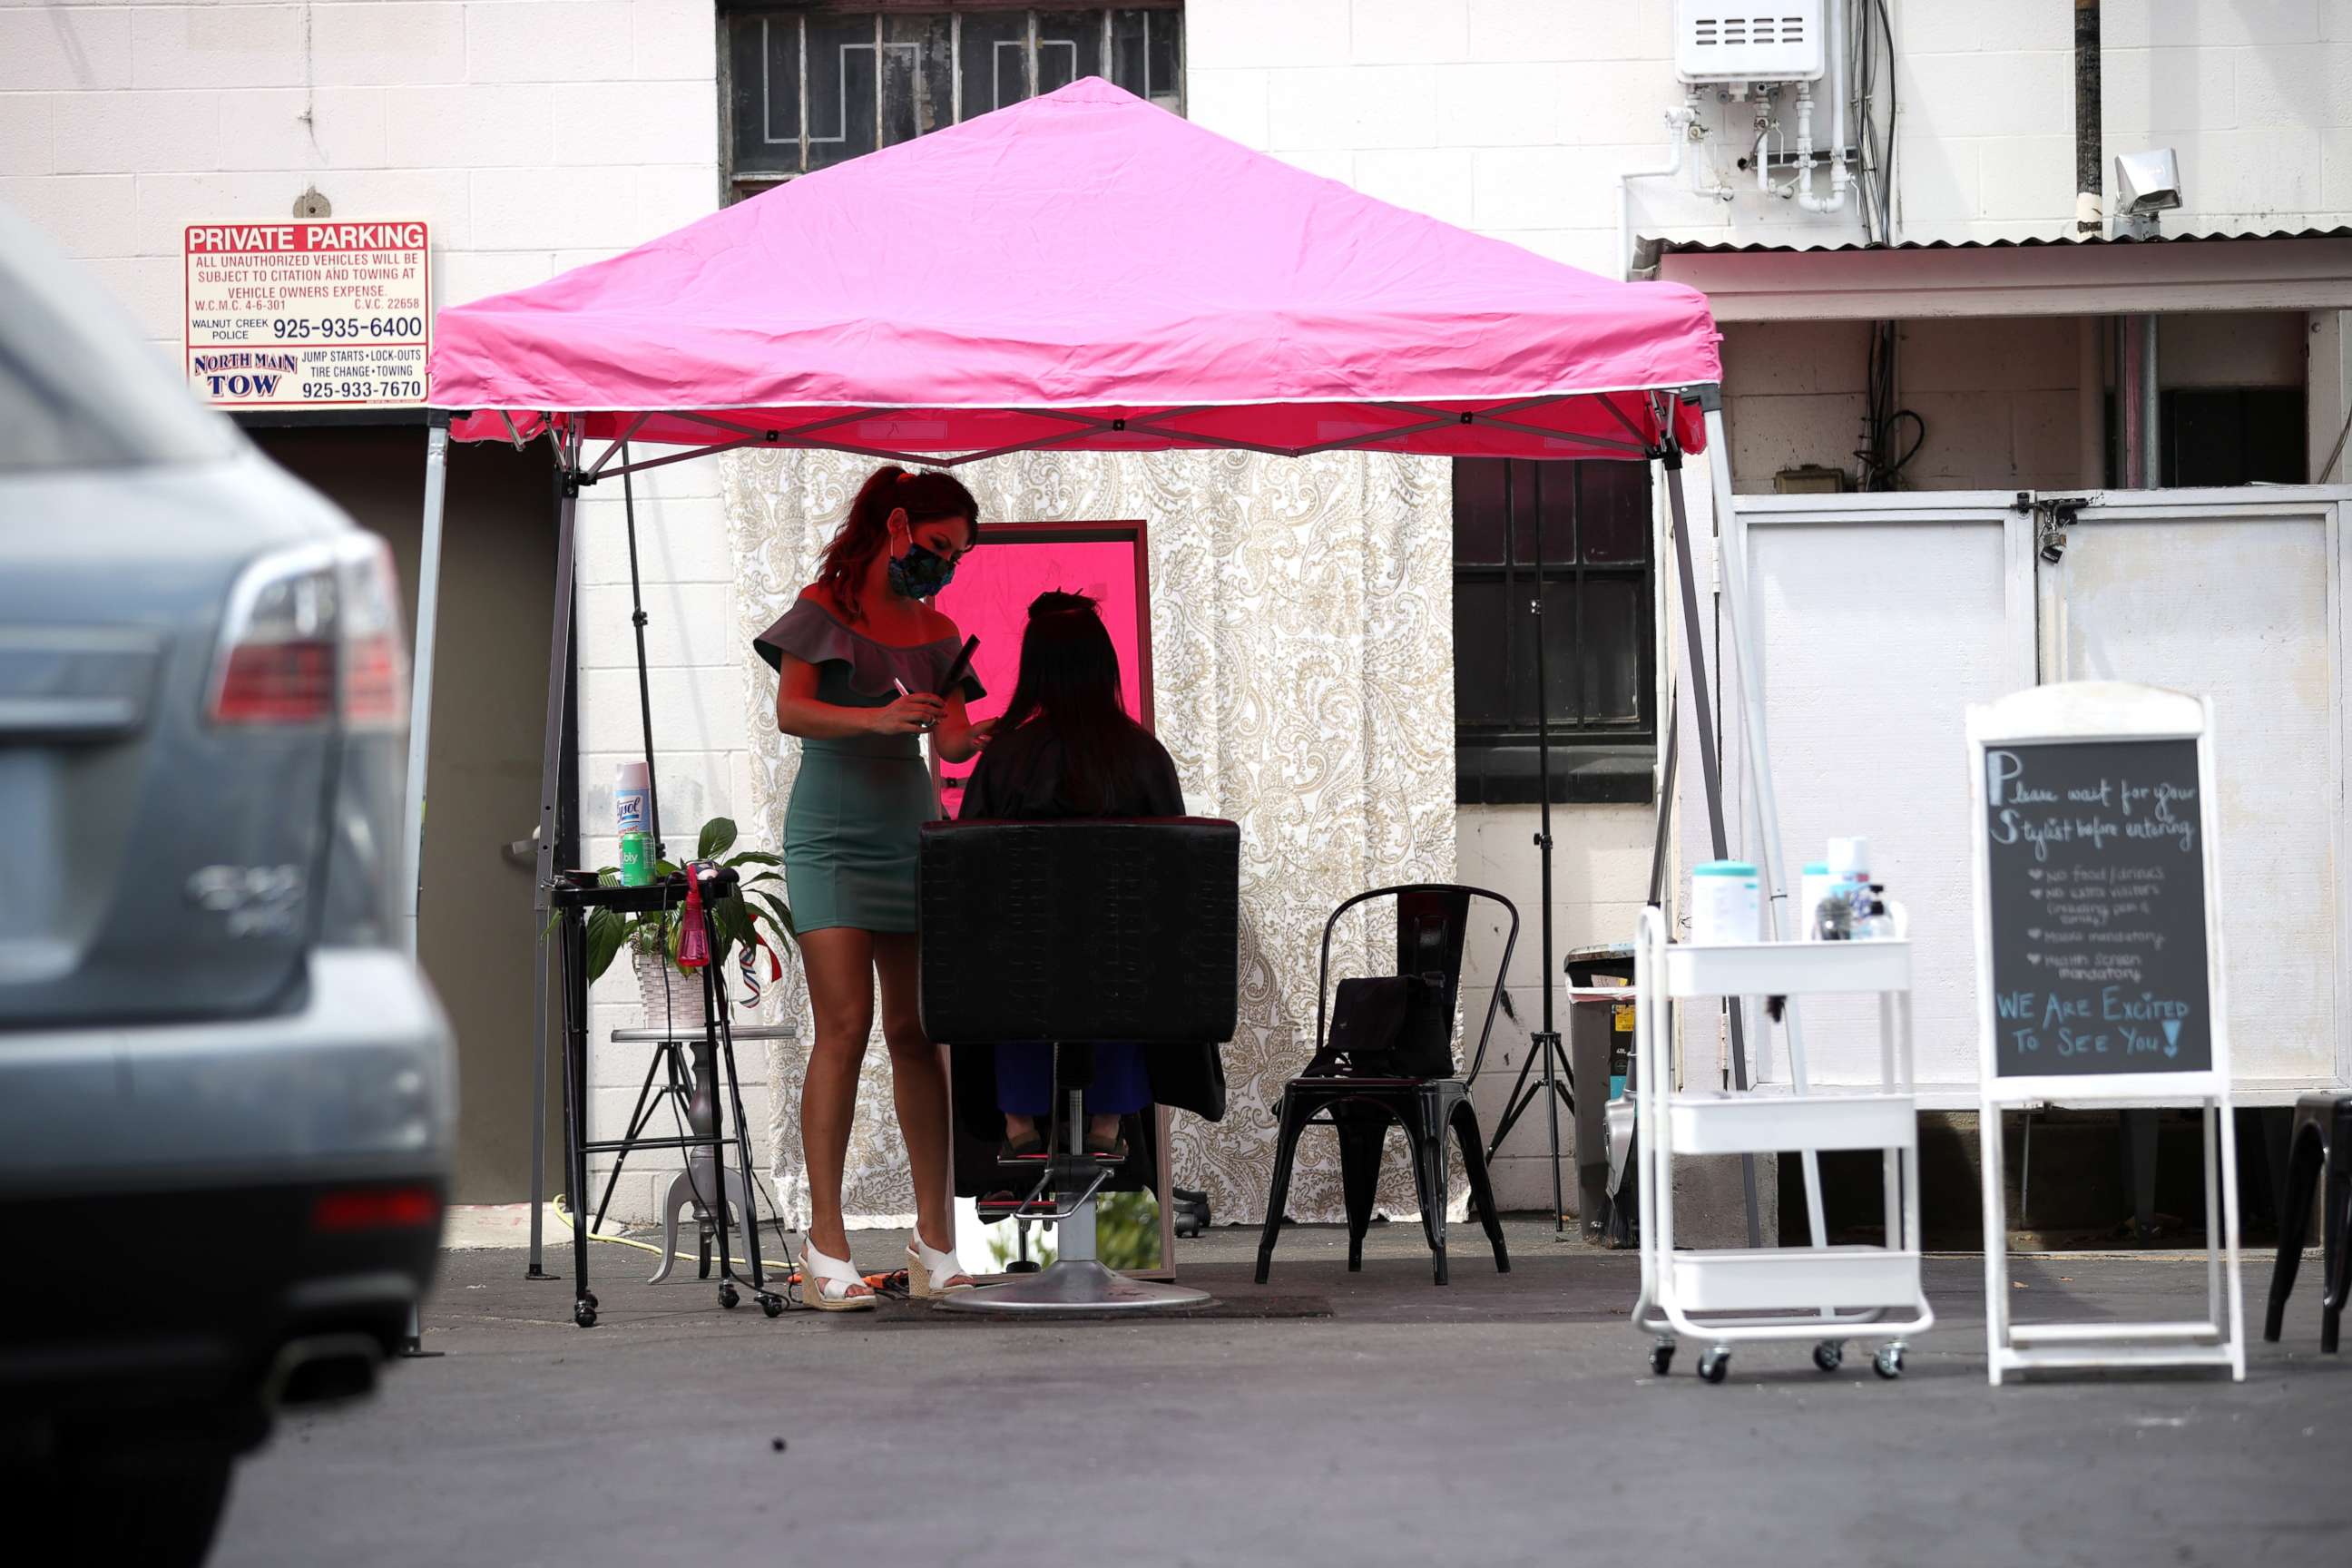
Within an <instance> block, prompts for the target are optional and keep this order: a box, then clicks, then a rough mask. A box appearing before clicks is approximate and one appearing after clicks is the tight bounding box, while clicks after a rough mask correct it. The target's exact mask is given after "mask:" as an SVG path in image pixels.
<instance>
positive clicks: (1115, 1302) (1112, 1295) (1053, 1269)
mask: <svg viewBox="0 0 2352 1568" xmlns="http://www.w3.org/2000/svg"><path fill="white" fill-rule="evenodd" d="M1207 1300H1209V1293H1208V1292H1207V1291H1205V1290H1192V1289H1186V1288H1185V1287H1183V1286H1181V1285H1159V1284H1154V1283H1153V1282H1152V1281H1150V1280H1149V1279H1129V1278H1128V1277H1127V1276H1126V1275H1124V1274H1118V1273H1115V1272H1113V1271H1112V1270H1110V1269H1108V1268H1104V1267H1103V1266H1102V1265H1101V1264H1100V1263H1098V1262H1097V1261H1096V1260H1095V1259H1093V1258H1068V1259H1065V1260H1063V1261H1061V1262H1058V1263H1054V1264H1049V1265H1048V1266H1047V1267H1045V1268H1043V1269H1041V1270H1039V1271H1038V1272H1037V1273H1034V1274H1031V1275H1027V1276H1024V1278H1022V1279H1015V1280H1013V1281H1012V1282H1011V1283H1009V1284H1004V1285H981V1286H976V1287H974V1288H973V1289H970V1290H958V1291H956V1292H955V1293H954V1294H952V1295H950V1296H942V1297H940V1300H939V1303H938V1305H939V1310H940V1311H943V1312H1033V1313H1036V1314H1038V1315H1040V1316H1044V1315H1047V1314H1051V1313H1055V1312H1072V1313H1094V1312H1150V1311H1164V1310H1168V1309H1169V1308H1171V1307H1197V1306H1200V1305H1202V1304H1203V1303H1205V1302H1206V1301H1207Z"/></svg>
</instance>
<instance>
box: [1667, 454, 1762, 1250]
mask: <svg viewBox="0 0 2352 1568" xmlns="http://www.w3.org/2000/svg"><path fill="white" fill-rule="evenodd" d="M1721 438H1722V437H1720V436H1719V435H1717V434H1715V433H1714V432H1712V431H1710V432H1709V435H1708V439H1709V440H1710V441H1715V440H1720V439H1721ZM1716 450H1717V452H1718V453H1720V452H1721V450H1722V448H1721V447H1717V448H1716ZM1718 466H1720V465H1719V464H1718ZM1664 467H1665V470H1666V503H1667V505H1668V506H1669V507H1670V508H1671V509H1672V510H1673V514H1674V522H1675V536H1674V550H1675V575H1676V577H1677V578H1679V579H1680V582H1681V587H1682V604H1683V643H1684V647H1685V649H1686V652H1687V657H1688V658H1689V659H1690V679H1687V680H1685V681H1682V682H1680V683H1679V685H1680V688H1681V689H1684V690H1687V691H1688V692H1689V693H1690V694H1691V705H1692V717H1693V718H1694V719H1695V720H1696V724H1697V729H1698V766H1699V776H1700V779H1701V782H1702V783H1703V784H1705V786H1706V827H1707V836H1708V840H1709V842H1710V843H1711V844H1712V845H1713V846H1714V850H1715V858H1717V859H1718V860H1722V859H1727V858H1729V857H1730V854H1731V847H1730V840H1729V837H1728V835H1727V830H1726V828H1725V826H1724V817H1723V759H1722V758H1721V757H1720V756H1719V755H1717V752H1716V742H1715V705H1714V703H1713V702H1712V701H1710V700H1708V697H1707V688H1706V645H1705V643H1704V642H1703V641H1702V640H1701V638H1700V636H1699V617H1698V580H1697V577H1696V574H1695V573H1694V571H1693V569H1692V566H1691V545H1690V510H1689V508H1688V506H1687V504H1686V503H1685V500H1684V499H1683V463H1682V454H1681V453H1680V452H1676V451H1670V452H1669V453H1668V454H1667V456H1666V459H1665V464H1664ZM1719 532H1720V529H1719V527H1718V533H1719ZM1741 675H1742V677H1743V678H1744V677H1745V675H1746V670H1745V668H1742V670H1741ZM1679 720H1680V715H1679V714H1677V713H1674V712H1669V713H1668V714H1667V715H1666V716H1665V721H1666V723H1667V724H1668V725H1670V726H1672V725H1675V724H1677V723H1678V722H1679ZM1669 732H1670V733H1671V731H1669ZM1669 754H1670V755H1671V753H1669ZM1658 822H1659V825H1660V827H1661V830H1662V831H1663V828H1664V824H1665V822H1666V813H1665V810H1664V801H1663V800H1662V801H1661V802H1660V810H1659V814H1658ZM1664 865H1665V857H1664V848H1663V841H1662V843H1661V847H1659V848H1658V849H1656V850H1654V851H1653V853H1652V858H1651V863H1650V871H1651V883H1652V886H1651V894H1652V897H1653V899H1655V898H1656V897H1657V896H1658V895H1659V894H1662V893H1663V892H1664V886H1663V872H1664ZM1729 1016H1730V1019H1731V1087H1732V1088H1734V1089H1746V1088H1747V1087H1748V1043H1747V1037H1746V1034H1745V1031H1744V1028H1743V1026H1742V1016H1741V1013H1740V1008H1739V1005H1738V1003H1737V1002H1734V1003H1733V1004H1732V1005H1731V1006H1730V1009H1729ZM1663 1088H1664V1086H1663V1085H1651V1084H1644V1085H1643V1089H1644V1090H1645V1091H1647V1092H1652V1093H1654V1092H1657V1091H1658V1090H1659V1089H1663ZM1739 1188H1740V1196H1741V1197H1742V1198H1744V1199H1745V1200H1746V1202H1747V1206H1748V1246H1750V1247H1761V1246H1763V1245H1764V1229H1763V1218H1762V1215H1761V1212H1760V1210H1759V1205H1758V1201H1757V1195H1756V1156H1755V1155H1753V1154H1742V1155H1741V1156H1740V1157H1739Z"/></svg>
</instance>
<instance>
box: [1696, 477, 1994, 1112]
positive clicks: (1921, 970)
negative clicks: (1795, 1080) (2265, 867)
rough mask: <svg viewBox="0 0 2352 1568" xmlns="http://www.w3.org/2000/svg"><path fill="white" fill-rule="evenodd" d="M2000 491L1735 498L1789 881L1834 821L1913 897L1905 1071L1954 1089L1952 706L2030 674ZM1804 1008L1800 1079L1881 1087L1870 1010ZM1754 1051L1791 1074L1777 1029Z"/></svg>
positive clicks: (1972, 1050)
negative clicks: (1742, 526) (1910, 1051)
mask: <svg viewBox="0 0 2352 1568" xmlns="http://www.w3.org/2000/svg"><path fill="white" fill-rule="evenodd" d="M2006 499H2007V498H2004V497H1997V496H1989V495H1983V494H1966V495H1958V496H1949V497H1943V496H1902V495H1895V496H1853V497H1847V498H1842V500H1840V501H1839V502H1838V503H1836V504H1833V505H1831V506H1826V507H1824V506H1822V505H1821V504H1820V503H1818V502H1816V503H1813V505H1812V507H1811V509H1807V508H1804V507H1801V506H1800V505H1798V504H1797V500H1798V498H1793V497H1791V498H1785V499H1775V500H1767V499H1765V498H1749V500H1752V501H1754V502H1755V504H1756V505H1757V507H1758V508H1759V510H1756V511H1755V512H1753V513H1751V514H1749V515H1748V559H1749V562H1750V563H1751V564H1750V568H1749V571H1750V578H1749V582H1750V590H1751V593H1752V595H1753V596H1754V598H1755V599H1756V601H1757V610H1758V615H1757V618H1756V623H1755V624H1756V626H1758V627H1759V636H1760V638H1761V643H1762V646H1761V647H1760V648H1759V651H1758V663H1759V667H1760V670H1761V674H1762V676H1763V684H1764V699H1765V700H1764V709H1765V725H1766V733H1767V735H1768V737H1769V742H1770V746H1771V763H1772V774H1773V782H1774V784H1775V786H1776V788H1777V790H1778V794H1779V798H1780V818H1781V820H1780V838H1781V845H1782V847H1783V851H1784V853H1785V854H1786V855H1787V858H1788V864H1789V866H1790V873H1791V880H1792V881H1793V878H1794V871H1795V868H1798V867H1801V866H1802V865H1803V863H1804V862H1806V861H1808V860H1819V859H1821V858H1822V856H1823V854H1824V853H1825V851H1826V848H1827V845H1828V841H1829V839H1830V837H1831V836H1832V835H1846V834H1857V833H1859V834H1867V835H1868V836H1869V837H1870V840H1871V853H1872V863H1871V869H1872V873H1873V875H1874V878H1875V879H1877V880H1879V881H1882V882H1885V884H1886V887H1887V892H1888V895H1889V896H1890V897H1892V898H1895V899H1899V900H1902V901H1903V902H1904V903H1906V905H1908V906H1909V909H1910V915H1911V934H1912V939H1913V941H1914V942H1916V944H1917V950H1916V964H1915V968H1914V971H1913V1006H1914V1026H1915V1030H1916V1042H1917V1065H1918V1071H1919V1079H1920V1083H1921V1085H1922V1087H1923V1088H1926V1089H1945V1090H1947V1091H1948V1092H1950V1093H1954V1094H1957V1093H1958V1092H1960V1091H1968V1092H1970V1093H1972V1092H1973V1089H1974V1085H1975V1083H1976V1064H1977V1041H1976V1028H1977V1021H1976V991H1975V982H1976V968H1975V955H1974V952H1973V942H1972V938H1971V936H1970V931H1971V930H1972V926H1971V923H1970V917H1969V910H1970V901H1969V900H1970V898H1971V896H1972V895H1971V893H1970V889H1969V860H1968V853H1967V846H1968V839H1967V827H1968V813H1969V780H1968V765H1967V753H1966V751H1965V742H1964V731H1963V729H1962V719H1963V715H1964V714H1965V712H1966V710H1967V709H1968V706H1969V704H1970V703H1972V702H1983V701H1990V700H1992V699H1993V698H1996V697H1999V696H2001V695H2002V694H2004V693H2006V692H2010V691H2013V690H2016V689H2018V688H2020V687H2021V686H2025V685H2028V684H2031V683H2032V659H2033V621H2032V602H2031V599H2030V597H2029V596H2028V595H2027V594H2026V592H2025V578H2024V576H2023V572H2024V565H2023V562H2022V560H2021V556H2022V555H2023V552H2024V551H2025V549H2026V541H2027V539H2028V538H2029V534H2028V531H2027V525H2026V523H2025V522H2024V521H2023V520H2022V519H2021V518H2019V517H2017V516H2016V515H2015V514H2013V513H2011V512H2010V511H2008V510H2007V509H2006V507H2005V506H2004V504H2003V503H2004V501H2005V500H2006ZM1745 504H1746V503H1743V505H1745ZM1791 902H1792V905H1793V900H1791ZM1801 1026H1802V1028H1803V1032H1804V1038H1805V1049H1806V1057H1807V1060H1808V1063H1809V1065H1810V1067H1811V1077H1812V1081H1813V1082H1815V1083H1816V1084H1861V1083H1875V1082H1877V1081H1878V1072H1879V1067H1878V1035H1877V1011H1876V1007H1875V1005H1874V1004H1873V1003H1870V1002H1867V1001H1864V1000H1853V1001H1849V1000H1847V999H1844V998H1835V999H1828V1000H1819V1001H1809V1002H1807V1003H1806V1004H1805V1005H1804V1009H1803V1013H1802V1016H1801ZM1755 1054H1756V1058H1757V1063H1758V1072H1757V1076H1758V1081H1759V1082H1765V1083H1786V1082H1789V1081H1790V1062H1789V1058H1788V1053H1787V1050H1786V1048H1785V1039H1784V1038H1783V1037H1780V1033H1779V1032H1778V1031H1775V1032H1774V1034H1773V1036H1772V1037H1769V1038H1768V1039H1767V1040H1765V1041H1764V1042H1763V1043H1762V1047H1761V1048H1760V1049H1759V1050H1758V1051H1757V1052H1756V1053H1755Z"/></svg>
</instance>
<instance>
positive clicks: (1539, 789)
mask: <svg viewBox="0 0 2352 1568" xmlns="http://www.w3.org/2000/svg"><path fill="white" fill-rule="evenodd" d="M1512 488H1513V487H1512V480H1511V469H1510V468H1504V470H1503V515H1504V516H1505V517H1506V518H1509V517H1511V516H1512V515H1513V514H1514V507H1513V504H1512V503H1513V501H1514V500H1516V499H1517V498H1516V497H1515V496H1514V495H1513V494H1512ZM1534 511H1535V520H1536V521H1535V528H1534V530H1533V533H1534V537H1535V559H1534V561H1533V563H1531V564H1532V565H1533V567H1534V569H1535V596H1534V597H1533V598H1532V599H1530V600H1528V613H1529V614H1531V615H1533V616H1535V619H1536V636H1535V647H1536V660H1535V662H1536V803H1537V806H1538V813H1539V815H1538V823H1537V827H1536V838H1535V844H1536V850H1537V853H1538V856H1539V858H1540V862H1541V867H1542V869H1541V871H1540V872H1539V873H1538V875H1539V878H1540V880H1541V885H1542V905H1543V911H1542V916H1543V918H1542V928H1543V936H1542V941H1541V944H1540V946H1539V947H1538V952H1537V957H1536V973H1538V975H1540V976H1542V977H1543V1027H1542V1028H1540V1029H1538V1030H1536V1031H1535V1033H1534V1034H1532V1035H1530V1036H1529V1037H1528V1054H1527V1056H1526V1058H1524V1059H1523V1060H1521V1061H1520V1063H1519V1076H1518V1078H1517V1079H1516V1080H1514V1081H1513V1083H1512V1085H1511V1094H1510V1098H1509V1099H1508V1100H1506V1101H1505V1102H1504V1106H1503V1117H1502V1120H1501V1121H1497V1122H1496V1124H1495V1136H1494V1138H1493V1139H1492V1140H1490V1141H1489V1142H1488V1143H1487V1145H1486V1164H1487V1166H1488V1168H1489V1169H1492V1168H1493V1166H1494V1163H1495V1155H1496V1151H1498V1150H1500V1149H1501V1148H1502V1146H1503V1140H1504V1139H1506V1138H1508V1137H1509V1136H1510V1135H1511V1129H1512V1128H1514V1127H1516V1126H1517V1125H1518V1121H1519V1118H1520V1117H1522V1116H1524V1115H1525V1114H1527V1111H1528V1108H1529V1107H1530V1106H1532V1105H1533V1104H1534V1103H1535V1101H1536V1100H1538V1098H1540V1099H1541V1100H1543V1103H1544V1121H1545V1128H1546V1131H1547V1132H1548V1133H1549V1149H1550V1152H1551V1238H1552V1239H1553V1240H1554V1241H1566V1240H1567V1239H1568V1213H1567V1207H1568V1205H1567V1200H1566V1198H1565V1196H1564V1195H1563V1194H1562V1192H1561V1190H1560V1177H1559V1108H1560V1106H1561V1104H1562V1103H1563V1102H1564V1103H1566V1105H1567V1106H1568V1110H1569V1114H1570V1115H1571V1116H1573V1115H1575V1114H1576V1075H1575V1073H1574V1072H1573V1071H1572V1070H1571V1069H1570V1067H1569V1064H1568V1056H1567V1053H1566V1051H1565V1050H1564V1049H1563V1048H1562V1047H1561V1046H1560V1042H1559V1029H1557V1028H1556V1027H1554V1026H1553V1024H1554V1020H1553V1017H1552V987H1551V693H1550V691H1549V688H1548V686H1547V684H1546V681H1545V678H1544V651H1545V650H1544V625H1543V613H1544V609H1543V595H1544V581H1543V572H1544V547H1543V509H1542V507H1541V505H1540V504H1539V503H1538V504H1537V505H1536V506H1535V507H1534ZM1507 526H1509V525H1508V524H1506V527H1507ZM1538 1064H1540V1065H1541V1068H1542V1071H1543V1080H1542V1081H1541V1082H1540V1083H1531V1082H1529V1081H1528V1080H1529V1079H1531V1078H1532V1077H1533V1076H1534V1074H1535V1072H1536V1070H1537V1068H1538Z"/></svg>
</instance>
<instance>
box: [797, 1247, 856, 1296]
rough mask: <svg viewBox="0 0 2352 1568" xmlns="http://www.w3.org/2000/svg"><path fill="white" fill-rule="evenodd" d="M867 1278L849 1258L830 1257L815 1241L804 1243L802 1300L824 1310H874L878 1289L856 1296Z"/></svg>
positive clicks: (802, 1254)
mask: <svg viewBox="0 0 2352 1568" xmlns="http://www.w3.org/2000/svg"><path fill="white" fill-rule="evenodd" d="M865 1283H866V1277H865V1276H864V1275H862V1274H860V1273H858V1272H857V1270H856V1268H853V1267H852V1266H851V1264H850V1261H849V1259H847V1258H827V1257H826V1256H825V1255H824V1253H822V1252H819V1251H818V1250H817V1249H816V1246H815V1244H814V1242H803V1243H802V1244H801V1300H803V1301H805V1302H807V1303H808V1304H809V1305H810V1306H812V1307H814V1308H815V1309H816V1310H818V1311H820V1312H865V1311H870V1310H873V1306H874V1292H873V1291H872V1290H871V1289H868V1290H866V1293H865V1294H864V1295H862V1296H853V1295H851V1294H850V1290H851V1289H853V1288H855V1287H859V1286H863V1285H865Z"/></svg>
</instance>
